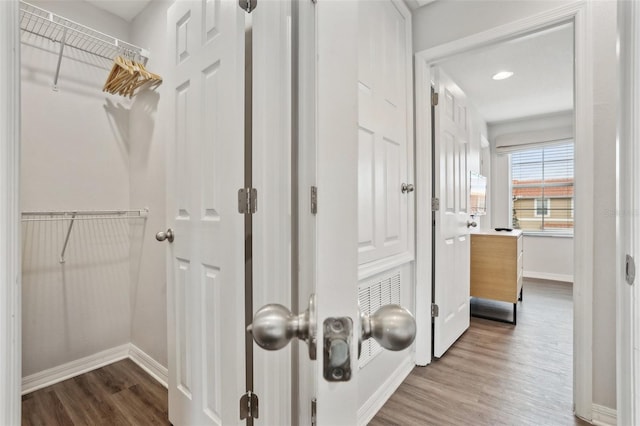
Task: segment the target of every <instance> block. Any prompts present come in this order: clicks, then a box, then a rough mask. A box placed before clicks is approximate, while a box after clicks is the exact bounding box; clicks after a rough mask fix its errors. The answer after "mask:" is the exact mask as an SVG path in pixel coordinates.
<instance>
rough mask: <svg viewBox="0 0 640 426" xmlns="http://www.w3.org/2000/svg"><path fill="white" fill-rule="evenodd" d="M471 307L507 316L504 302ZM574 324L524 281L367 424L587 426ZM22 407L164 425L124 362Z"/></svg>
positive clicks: (153, 397) (158, 395) (44, 413)
mask: <svg viewBox="0 0 640 426" xmlns="http://www.w3.org/2000/svg"><path fill="white" fill-rule="evenodd" d="M472 310H473V311H478V312H479V311H482V313H484V314H489V315H502V316H504V318H505V319H510V318H511V317H510V315H511V313H512V305H510V304H499V303H492V302H487V301H475V300H474V303H473V304H472ZM572 317H573V313H572V301H571V285H568V284H563V283H556V282H550V281H532V280H528V281H526V282H525V287H524V300H523V302H522V303H521V304H519V306H518V325H517V326H513V325H510V324H503V323H499V322H494V321H488V320H482V319H476V318H472V319H471V327H470V328H469V330H467V332H466V333H465V334H464V335H463V336H462V337H461V338H460V339H459V340H458V341H457V342H456V343H455V344H454V345H453V346H452V347H451V348H450V349H449V351H448V352H447V353H446V354H445V355H444V356H443V357H442V358H441V359H439V360H436V361H434V362H433V363H431V365H429V366H428V367H418V368H415V369H414V371H413V372H412V373H411V375H410V376H409V377H408V378H407V379H406V380H405V382H404V383H403V384H402V385H401V386H400V388H399V389H398V391H397V392H396V393H395V394H394V395H393V396H392V397H391V399H390V400H389V401H388V402H387V404H386V405H385V406H384V407H383V408H382V410H381V411H380V412H379V413H378V414H377V416H376V417H375V418H374V419H373V421H372V422H371V425H373V426H381V425H403V426H404V425H407V426H411V425H438V426H445V425H518V426H520V425H536V426H537V425H545V426H555V425H586V424H587V423H586V422H582V421H581V420H579V419H576V418H575V417H574V416H573V414H572V409H571V405H572V403H571V399H572ZM22 410H23V414H22V417H23V420H22V425H23V426H26V425H34V426H35V425H46V426H55V425H157V424H161V425H168V424H169V422H168V417H167V390H166V389H165V388H164V387H162V386H161V385H160V384H158V383H157V382H156V381H155V380H154V379H153V378H151V377H150V376H148V375H147V374H146V373H145V372H144V371H143V370H142V369H140V368H139V367H138V366H137V365H136V364H135V363H133V362H132V361H131V360H123V361H120V362H117V363H115V364H111V365H108V366H106V367H103V368H100V369H98V370H95V371H91V372H89V373H86V374H83V375H81V376H78V377H75V378H73V379H69V380H66V381H64V382H61V383H58V384H56V385H53V386H50V387H47V388H44V389H41V390H38V391H35V392H33V393H30V394H28V395H25V396H24V397H23V401H22Z"/></svg>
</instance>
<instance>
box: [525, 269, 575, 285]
mask: <svg viewBox="0 0 640 426" xmlns="http://www.w3.org/2000/svg"><path fill="white" fill-rule="evenodd" d="M522 276H523V277H524V278H534V279H538V280H551V281H563V282H567V283H573V275H568V274H550V273H547V272H535V271H524V272H523V273H522Z"/></svg>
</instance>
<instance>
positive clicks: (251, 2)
mask: <svg viewBox="0 0 640 426" xmlns="http://www.w3.org/2000/svg"><path fill="white" fill-rule="evenodd" d="M238 4H239V5H240V9H242V10H244V11H245V12H247V13H251V12H253V10H254V9H255V8H256V7H258V0H239V1H238Z"/></svg>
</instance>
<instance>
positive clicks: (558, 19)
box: [416, 5, 593, 418]
mask: <svg viewBox="0 0 640 426" xmlns="http://www.w3.org/2000/svg"><path fill="white" fill-rule="evenodd" d="M586 9H587V6H586V5H574V7H571V8H569V7H567V8H563V9H558V10H556V11H554V12H553V13H549V14H546V15H540V16H536V17H532V18H530V19H527V20H524V21H522V22H518V23H517V24H514V25H509V26H504V27H498V28H495V29H493V30H490V31H486V32H484V33H481V34H478V35H475V36H470V37H467V38H465V39H460V40H456V41H452V42H450V43H447V44H445V45H441V46H437V47H434V48H431V49H428V50H425V51H423V52H419V53H418V54H417V55H416V56H417V58H416V97H417V100H416V105H417V106H416V108H417V113H416V116H420V117H425V118H426V119H425V120H419V121H418V122H417V123H416V132H417V138H416V150H417V156H416V158H417V159H418V165H417V170H418V181H421V182H425V181H426V182H428V183H429V184H431V176H429V175H427V176H425V174H424V172H423V173H422V176H420V175H421V172H420V171H421V169H422V170H424V169H427V170H429V168H428V164H430V162H431V158H432V157H431V152H430V150H431V148H430V147H431V117H430V115H429V114H428V110H429V108H430V107H431V96H430V93H429V92H430V90H431V85H432V83H434V81H436V80H435V76H434V73H433V68H432V67H433V66H434V65H442V64H445V65H446V62H447V61H448V60H455V59H456V58H462V57H463V56H464V55H467V54H472V53H473V52H480V53H485V54H486V52H488V51H489V50H490V49H491V47H493V46H496V45H498V44H500V43H506V44H508V43H515V41H516V40H518V39H520V38H524V39H526V38H530V37H532V36H533V35H534V34H537V33H540V32H545V31H547V32H549V31H552V30H553V29H556V30H557V29H558V28H561V27H562V26H563V25H566V26H569V27H570V28H571V33H572V34H573V36H574V38H573V46H572V53H573V54H574V55H575V57H574V60H575V64H576V67H575V69H571V71H570V74H571V77H572V81H573V83H572V85H571V87H570V89H573V96H572V97H571V100H572V101H573V111H572V112H571V111H570V112H569V114H568V115H569V124H570V125H571V126H572V128H573V132H574V133H573V138H574V139H575V141H576V143H575V158H576V159H578V161H576V162H575V165H574V166H575V180H576V181H578V182H582V183H581V184H580V186H577V187H576V188H575V191H576V197H575V201H574V204H573V205H572V209H574V210H575V211H576V212H579V213H578V214H576V215H575V217H574V218H573V229H574V230H575V232H574V235H573V240H574V241H575V244H574V247H575V254H574V256H573V259H574V266H573V267H572V270H571V273H572V274H573V281H574V282H575V283H577V284H576V285H575V286H574V288H573V290H574V291H573V296H572V299H573V308H574V312H573V357H572V358H573V372H574V373H573V405H574V407H575V408H574V410H575V413H576V415H578V416H580V417H584V418H590V417H591V392H592V372H591V356H590V355H589V348H590V346H591V340H592V335H591V324H592V313H591V309H592V308H591V294H592V288H593V277H592V274H593V272H592V271H591V270H589V268H586V267H584V268H583V267H581V265H590V264H592V263H593V253H590V252H589V248H590V247H593V238H592V236H591V235H588V234H589V233H588V232H586V230H588V229H590V225H592V222H593V214H592V209H593V187H592V184H590V183H589V176H590V169H591V164H592V159H593V129H592V128H591V127H590V126H591V122H590V117H591V116H592V110H591V104H590V100H591V96H592V94H591V90H592V89H591V81H590V79H589V75H588V71H586V70H585V68H586V67H584V66H583V64H586V63H588V62H584V61H585V60H588V59H589V57H590V55H591V51H590V48H589V40H588V37H587V36H586V34H587V32H586V23H585V19H584V17H585V13H586ZM498 71H500V70H498ZM506 71H508V70H506ZM495 73H497V71H494V73H493V74H495ZM493 74H492V75H493ZM490 78H491V75H490V76H489V79H490ZM508 81H509V80H506V82H508ZM514 81H515V80H514ZM529 114H531V115H535V112H530V113H529ZM540 114H543V113H542V112H538V115H540ZM421 121H422V122H421ZM543 121H544V120H543ZM559 127H560V126H559ZM487 130H488V129H487ZM488 133H489V132H487V134H488ZM487 139H489V138H487ZM487 142H489V140H487V141H484V145H485V146H486V145H488V143H487ZM494 143H495V142H494ZM488 154H489V155H488V157H487V158H483V159H482V160H483V161H487V160H488V162H489V168H488V170H489V171H492V172H493V171H494V169H496V165H495V164H491V162H492V161H493V162H494V163H495V162H497V160H496V157H495V156H494V157H491V155H490V154H491V151H490V149H489V150H488ZM478 157H480V155H478ZM508 158H509V155H506V156H505V157H504V158H503V159H502V161H503V162H506V165H507V166H506V171H507V173H506V174H505V175H503V176H504V178H503V179H504V181H506V184H505V187H506V188H507V189H508V188H509V187H510V185H511V184H510V182H511V180H510V178H509V176H510V174H509V167H510V163H509V161H508V160H507V159H508ZM423 159H426V160H423ZM422 161H427V162H426V163H422V164H421V162H422ZM478 161H480V160H478ZM484 166H486V163H485V164H484ZM478 167H479V164H478ZM494 174H495V172H494ZM504 181H503V183H504ZM488 182H489V185H490V186H491V185H492V184H493V188H491V190H490V191H489V193H488V198H489V199H488V200H487V206H488V210H489V212H488V215H487V216H489V217H490V221H489V226H486V228H495V227H502V226H504V227H510V225H511V224H512V223H511V219H512V217H511V216H512V211H511V210H512V209H513V206H512V203H510V200H509V198H510V192H509V191H508V190H507V191H506V192H504V193H503V195H502V196H503V197H505V199H506V203H505V204H503V206H505V207H503V209H502V210H501V213H499V212H498V211H497V210H496V209H495V206H496V200H495V199H492V198H491V197H494V194H496V188H495V176H491V179H489V180H488ZM419 201H420V202H419V203H418V211H419V212H420V211H427V210H431V208H430V204H431V201H432V200H430V199H426V198H424V197H423V198H422V199H421V200H419ZM516 207H517V206H516ZM532 210H533V211H535V206H534V207H532ZM544 213H545V212H543V214H544ZM499 214H501V215H502V217H501V218H499V217H498V215H499ZM425 216H426V215H425ZM482 219H485V220H486V218H484V217H482V218H481V219H480V222H482ZM500 221H503V222H504V223H506V225H502V224H500ZM421 222H426V223H429V225H431V220H420V219H419V220H418V233H417V234H418V244H417V246H418V263H420V262H424V263H426V264H428V265H430V266H431V267H435V268H437V265H434V264H433V263H432V262H430V259H431V250H430V247H429V246H430V242H431V238H432V229H431V228H430V226H429V227H426V226H422V227H421V226H420V224H421ZM480 226H482V225H480ZM434 238H435V236H434ZM540 238H548V239H550V240H551V239H553V240H554V241H555V240H556V238H557V237H553V238H552V237H540ZM567 239H569V238H568V237H567ZM525 256H526V255H525ZM427 269H428V271H425V270H424V269H422V270H421V268H418V275H419V276H418V277H417V278H418V279H417V282H418V289H417V294H420V293H421V292H422V291H424V292H425V294H426V295H427V297H426V298H423V299H426V302H427V303H423V302H422V301H419V304H421V305H422V310H421V309H420V308H418V310H419V312H418V321H419V322H420V321H425V322H426V321H430V318H431V315H429V314H430V311H431V303H432V302H436V303H437V300H432V299H431V297H430V296H432V294H430V292H427V291H425V289H421V288H420V287H421V285H422V284H421V283H422V282H424V281H425V280H426V281H427V282H430V280H429V278H430V273H431V268H427ZM421 271H422V272H421ZM427 272H428V274H427ZM422 274H424V275H422ZM540 278H546V277H540ZM548 278H554V277H553V276H551V277H548ZM556 278H557V277H556ZM429 289H430V287H429ZM524 293H525V294H524V296H525V301H524V303H526V285H525V290H524ZM436 297H437V295H436ZM519 303H521V304H522V303H523V302H519ZM440 313H442V309H440ZM509 313H511V312H509ZM419 328H420V324H419ZM421 328H422V329H423V330H425V329H428V328H429V327H426V324H425V323H423V324H422V327H421ZM515 330H516V331H517V326H516V328H515ZM425 334H427V333H423V334H422V335H421V336H419V338H420V339H428V340H427V343H424V342H422V344H421V342H420V341H419V342H418V346H417V348H418V351H417V364H418V365H426V364H429V363H430V362H431V361H432V358H431V354H430V351H429V352H426V351H425V350H424V348H429V349H431V345H430V344H429V343H428V342H430V341H431V338H432V336H431V333H428V334H427V335H426V336H425Z"/></svg>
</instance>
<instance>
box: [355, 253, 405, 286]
mask: <svg viewBox="0 0 640 426" xmlns="http://www.w3.org/2000/svg"><path fill="white" fill-rule="evenodd" d="M411 251H412V252H413V250H411ZM413 259H414V257H413V253H409V252H404V253H400V254H397V255H395V256H389V257H385V258H383V259H378V260H374V261H373V262H368V263H365V264H362V265H360V266H358V281H362V280H364V279H366V278H369V277H372V276H374V275H378V274H381V273H383V272H386V271H388V270H389V269H394V268H398V267H400V266H402V265H404V264H405V263H409V262H411V261H413Z"/></svg>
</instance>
